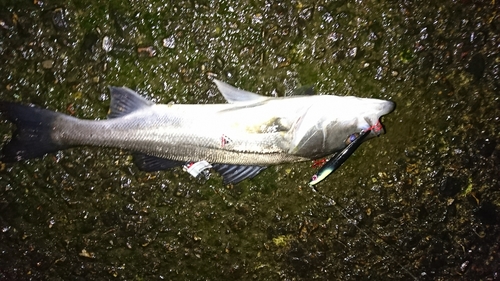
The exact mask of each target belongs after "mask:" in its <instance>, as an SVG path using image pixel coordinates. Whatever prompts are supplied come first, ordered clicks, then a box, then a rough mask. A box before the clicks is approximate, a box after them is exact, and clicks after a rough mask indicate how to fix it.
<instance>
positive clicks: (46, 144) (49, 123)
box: [0, 101, 67, 163]
mask: <svg viewBox="0 0 500 281" xmlns="http://www.w3.org/2000/svg"><path fill="white" fill-rule="evenodd" d="M0 112H1V113H2V116H3V117H4V118H6V119H8V120H9V121H11V122H12V123H14V125H16V129H15V130H14V132H13V133H12V138H11V139H10V141H9V142H8V143H7V144H6V145H5V146H4V147H3V149H2V153H1V155H0V161H2V162H5V163H8V162H16V161H21V160H26V159H31V158H37V157H42V156H43V155H45V154H47V153H50V152H55V151H58V150H61V149H65V148H67V147H66V146H65V145H61V144H58V143H56V142H55V141H54V140H53V139H52V137H51V131H52V129H53V121H54V119H55V118H56V117H57V116H60V115H62V114H61V113H57V112H53V111H50V110H46V109H41V108H38V107H33V106H27V105H22V104H17V103H12V102H4V101H0Z"/></svg>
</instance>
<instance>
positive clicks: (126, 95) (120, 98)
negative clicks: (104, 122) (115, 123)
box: [108, 87, 154, 119]
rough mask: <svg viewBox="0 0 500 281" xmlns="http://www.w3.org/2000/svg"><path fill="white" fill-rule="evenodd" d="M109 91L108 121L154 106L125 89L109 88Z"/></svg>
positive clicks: (152, 103)
mask: <svg viewBox="0 0 500 281" xmlns="http://www.w3.org/2000/svg"><path fill="white" fill-rule="evenodd" d="M109 91H110V93H111V104H110V105H109V114H108V118H109V119H111V118H118V117H122V116H125V115H127V114H129V113H132V112H134V111H136V110H139V109H141V108H145V107H149V106H152V105H154V102H152V101H149V100H147V99H145V98H143V97H141V96H140V95H139V94H137V93H136V92H135V91H133V90H131V89H129V88H127V87H109Z"/></svg>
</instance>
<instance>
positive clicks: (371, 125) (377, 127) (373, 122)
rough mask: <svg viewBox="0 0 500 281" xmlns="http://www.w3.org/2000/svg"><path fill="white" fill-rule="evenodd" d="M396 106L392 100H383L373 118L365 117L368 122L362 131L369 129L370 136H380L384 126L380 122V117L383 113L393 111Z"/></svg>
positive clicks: (383, 131)
mask: <svg viewBox="0 0 500 281" xmlns="http://www.w3.org/2000/svg"><path fill="white" fill-rule="evenodd" d="M395 108H396V104H395V103H394V102H392V101H383V102H382V103H381V104H380V108H379V110H378V113H377V114H376V115H375V116H374V117H375V118H370V117H365V121H366V123H368V128H365V129H363V131H366V130H370V131H371V132H370V135H371V136H372V137H374V136H376V137H378V136H380V135H382V134H385V128H384V125H383V124H382V122H380V118H381V117H382V116H384V115H387V114H389V113H391V112H392V111H394V109H395Z"/></svg>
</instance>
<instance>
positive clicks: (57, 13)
mask: <svg viewBox="0 0 500 281" xmlns="http://www.w3.org/2000/svg"><path fill="white" fill-rule="evenodd" d="M52 24H53V25H54V27H55V28H56V29H57V30H65V29H67V28H68V26H69V24H68V20H67V17H66V11H65V10H64V9H63V8H57V9H55V10H54V11H53V12H52Z"/></svg>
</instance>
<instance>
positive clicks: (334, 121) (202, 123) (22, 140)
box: [0, 80, 394, 166]
mask: <svg viewBox="0 0 500 281" xmlns="http://www.w3.org/2000/svg"><path fill="white" fill-rule="evenodd" d="M214 81H215V83H216V84H217V86H218V88H219V90H220V91H221V93H222V94H223V95H224V97H225V98H226V100H227V101H228V103H226V104H210V105H198V104H154V103H152V102H150V101H148V100H146V99H144V98H142V97H140V96H139V95H138V94H137V93H135V92H134V91H132V90H130V89H127V88H115V87H111V88H110V89H111V106H110V112H111V113H110V116H109V119H107V120H99V121H95V120H82V119H78V118H75V117H71V116H68V115H64V114H60V113H55V112H51V111H48V110H44V109H39V108H33V107H28V106H22V105H18V104H14V103H7V102H1V103H0V111H2V112H3V113H4V114H5V115H6V116H7V118H8V119H10V120H11V121H12V122H14V123H15V124H16V126H17V131H16V132H15V133H14V135H13V138H12V140H11V142H10V143H8V144H7V145H6V146H5V147H4V149H3V155H2V161H4V162H12V161H19V160H23V159H28V158H34V157H39V156H42V155H44V154H46V153H48V152H52V151H56V150H59V149H65V148H69V147H75V146H87V145H90V146H100V147H116V148H122V149H127V150H130V151H133V152H136V153H142V154H144V155H148V156H152V157H157V158H161V159H167V160H171V161H179V162H188V161H194V162H197V161H202V160H205V161H207V162H209V163H220V164H228V165H243V166H268V165H272V164H279V163H287V162H297V161H304V160H308V159H317V158H320V157H324V156H327V155H330V154H332V153H334V152H336V151H339V150H342V149H343V148H345V146H346V144H345V139H346V137H347V136H349V135H351V134H353V133H355V132H359V131H361V130H365V129H367V128H370V127H372V126H373V125H374V124H377V123H378V122H379V118H380V117H381V116H383V115H385V114H388V113H389V112H391V111H392V110H393V109H394V103H393V102H391V101H386V100H378V99H367V98H357V97H340V96H333V95H317V96H292V97H282V98H272V97H264V96H260V95H257V94H254V93H251V92H247V91H243V90H240V89H237V88H234V87H232V86H230V85H228V84H225V83H223V82H221V81H218V80H214ZM25 111H30V112H29V113H30V115H31V116H35V115H39V116H37V117H36V118H38V119H39V120H41V121H40V122H38V123H42V124H38V125H37V124H31V123H33V122H32V121H30V120H23V118H24V117H20V115H21V114H23V115H25V114H26V113H27V112H25ZM26 118H27V117H26ZM31 118H35V117H31ZM28 131H29V132H28ZM33 131H38V134H40V136H38V138H43V142H45V143H47V145H46V147H45V148H44V147H43V145H41V148H40V150H39V151H30V149H29V148H28V147H27V146H29V142H32V141H35V140H36V139H37V136H36V134H33ZM30 132H31V135H29V133H30ZM380 133H382V131H378V132H377V133H371V134H370V135H369V136H367V137H366V139H368V138H370V137H373V136H376V135H377V134H380ZM28 137H30V138H31V139H28V140H27V138H28ZM38 142H41V141H40V140H38ZM49 143H50V144H49Z"/></svg>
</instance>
